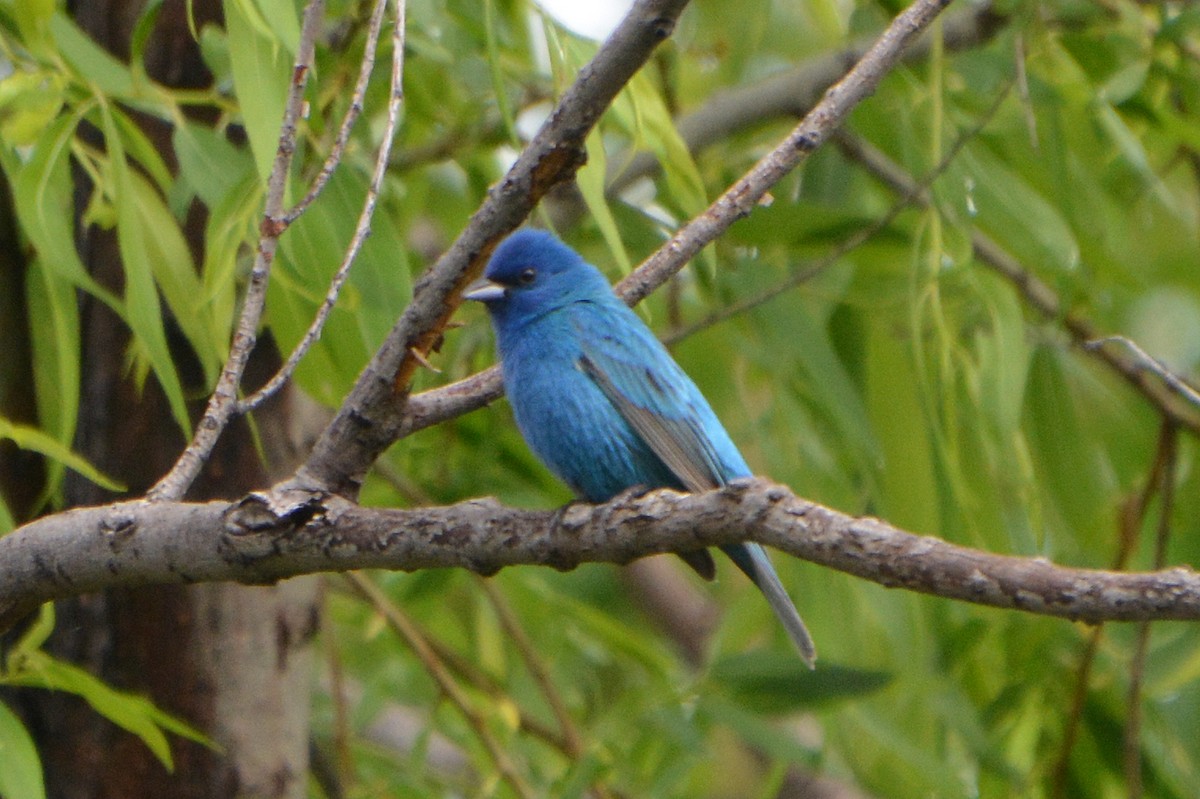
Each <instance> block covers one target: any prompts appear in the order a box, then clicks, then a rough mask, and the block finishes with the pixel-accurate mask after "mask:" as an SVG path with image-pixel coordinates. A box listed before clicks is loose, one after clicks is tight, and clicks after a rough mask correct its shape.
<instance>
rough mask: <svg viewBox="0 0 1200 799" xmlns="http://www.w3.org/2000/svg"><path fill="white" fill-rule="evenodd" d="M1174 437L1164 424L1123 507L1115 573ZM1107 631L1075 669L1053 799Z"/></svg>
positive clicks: (1098, 630) (1097, 630) (1131, 546)
mask: <svg viewBox="0 0 1200 799" xmlns="http://www.w3.org/2000/svg"><path fill="white" fill-rule="evenodd" d="M1172 437H1174V432H1173V426H1172V425H1171V424H1170V423H1169V422H1164V423H1163V425H1162V429H1161V431H1160V433H1159V436H1158V443H1157V445H1156V446H1155V450H1154V460H1153V462H1152V463H1151V464H1150V472H1149V474H1147V475H1146V483H1145V485H1144V486H1143V487H1142V490H1141V491H1139V492H1138V493H1137V494H1136V496H1134V497H1132V498H1131V499H1129V500H1128V501H1126V502H1123V503H1122V505H1121V509H1120V511H1119V515H1118V525H1117V526H1118V537H1117V550H1116V553H1115V554H1114V555H1113V559H1112V566H1111V568H1112V570H1113V571H1124V570H1125V569H1126V568H1127V567H1128V566H1129V559H1130V558H1131V557H1133V553H1134V551H1135V550H1136V549H1137V541H1138V537H1139V533H1140V532H1141V529H1142V525H1143V524H1144V522H1145V521H1146V513H1147V512H1148V511H1149V508H1150V503H1151V502H1153V501H1154V496H1155V494H1156V493H1157V492H1158V491H1159V489H1160V488H1161V486H1162V475H1163V472H1164V470H1165V469H1166V464H1167V459H1168V456H1169V455H1170V449H1171V447H1172V446H1173V445H1172V444H1171V441H1170V439H1171V438H1172ZM1104 628H1105V623H1104V622H1101V623H1099V624H1097V625H1096V626H1095V627H1093V628H1092V630H1091V633H1090V634H1089V635H1088V640H1087V644H1086V645H1085V647H1084V650H1083V655H1082V657H1080V659H1079V665H1078V666H1077V667H1076V669H1075V688H1074V689H1073V690H1072V691H1071V706H1070V708H1069V709H1068V710H1067V715H1066V724H1065V725H1064V726H1063V735H1062V744H1061V745H1060V747H1059V754H1058V757H1057V759H1056V762H1055V764H1054V771H1053V775H1052V778H1051V786H1050V796H1051V797H1052V799H1063V798H1064V797H1065V796H1066V795H1067V788H1068V783H1069V777H1070V772H1071V753H1072V752H1073V751H1074V749H1075V742H1076V741H1077V740H1078V739H1079V729H1080V726H1081V725H1082V723H1083V711H1084V708H1085V706H1086V704H1087V697H1088V687H1089V684H1090V682H1091V674H1092V668H1093V666H1094V665H1095V661H1096V654H1097V653H1098V652H1099V651H1100V641H1101V640H1102V639H1103V638H1104Z"/></svg>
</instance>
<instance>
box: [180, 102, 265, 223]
mask: <svg viewBox="0 0 1200 799" xmlns="http://www.w3.org/2000/svg"><path fill="white" fill-rule="evenodd" d="M171 143H172V145H173V146H174V148H175V155H176V157H177V158H178V159H179V171H180V173H181V174H182V175H183V178H184V179H185V180H186V181H187V182H188V184H189V185H190V186H191V187H192V188H193V189H194V190H195V192H196V195H197V196H198V197H199V198H200V199H201V200H203V201H204V204H205V205H207V206H208V207H209V208H210V209H212V208H214V207H216V206H217V205H218V204H220V203H221V202H222V201H223V200H224V199H225V196H226V195H227V194H228V193H229V192H230V191H231V190H232V189H233V188H234V187H235V186H238V185H239V184H240V183H241V182H242V181H243V180H244V179H245V173H246V170H247V169H251V170H253V168H254V160H253V158H252V157H251V156H250V155H249V153H247V152H246V151H245V150H244V149H242V148H240V147H236V146H234V145H233V144H232V143H230V141H229V140H228V139H227V138H226V137H225V136H223V135H222V134H220V133H218V132H217V131H215V130H213V129H212V128H210V127H208V126H206V125H198V124H196V123H195V122H191V121H187V122H184V123H183V124H182V125H176V126H175V132H174V133H173V134H172V136H171Z"/></svg>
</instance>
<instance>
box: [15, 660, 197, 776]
mask: <svg viewBox="0 0 1200 799" xmlns="http://www.w3.org/2000/svg"><path fill="white" fill-rule="evenodd" d="M20 666H21V668H20V670H19V671H16V672H15V673H10V674H7V675H5V676H4V678H3V679H2V680H0V682H4V683H6V684H8V685H16V686H26V687H34V688H49V689H51V690H55V691H66V692H68V693H72V694H76V695H77V696H79V697H81V698H82V699H83V700H84V701H86V702H87V703H88V704H89V705H91V707H92V709H93V710H95V711H96V712H97V713H99V714H100V715H102V716H104V717H105V718H106V719H108V720H109V721H111V722H112V723H114V724H116V725H117V726H119V727H121V728H122V729H124V730H127V731H128V732H130V733H132V734H134V735H136V736H137V737H138V738H140V739H141V740H142V742H143V743H144V744H146V747H147V748H148V749H149V750H150V751H151V752H152V753H153V754H154V756H155V757H156V758H158V760H159V762H160V763H162V764H163V766H164V767H165V768H167V769H168V770H172V769H173V768H174V764H173V761H172V759H171V746H170V744H169V743H168V742H167V736H166V734H165V733H168V732H169V733H173V734H175V735H179V736H181V737H184V738H187V739H189V740H192V741H197V742H199V743H201V744H204V745H205V746H209V747H212V746H213V743H212V741H210V740H209V739H208V738H207V737H206V736H205V735H204V734H203V733H201V732H200V731H199V730H196V729H195V728H194V727H192V726H190V725H189V724H187V723H185V722H183V721H181V720H179V719H177V718H175V717H174V716H172V715H171V714H169V713H167V712H165V711H163V710H160V709H159V708H157V707H155V705H154V703H153V702H151V701H150V700H149V699H147V698H146V697H144V696H137V695H135V694H131V693H127V692H125V691H118V690H116V689H115V688H113V687H112V686H110V685H108V684H106V683H105V682H103V681H102V680H100V679H98V678H96V677H93V676H92V675H91V674H89V673H87V672H86V671H84V670H83V669H81V668H79V667H78V666H74V665H72V664H70V663H66V662H65V661H61V660H58V659H56V658H53V657H51V656H50V655H47V654H46V653H45V652H41V651H37V652H32V653H29V654H28V655H27V656H26V657H25V658H24V659H23V660H22V661H21V663H20Z"/></svg>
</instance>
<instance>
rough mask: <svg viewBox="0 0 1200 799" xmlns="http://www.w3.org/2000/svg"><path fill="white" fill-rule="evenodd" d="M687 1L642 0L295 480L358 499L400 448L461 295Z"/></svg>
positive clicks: (563, 171) (576, 159) (465, 235)
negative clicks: (373, 472)
mask: <svg viewBox="0 0 1200 799" xmlns="http://www.w3.org/2000/svg"><path fill="white" fill-rule="evenodd" d="M686 4H687V0H639V2H637V3H636V4H635V5H634V7H633V9H632V10H631V11H630V12H629V14H628V15H627V16H626V17H625V19H624V20H623V21H622V22H621V24H620V25H619V26H618V27H617V29H616V31H614V32H613V34H612V36H610V37H609V39H608V41H606V42H605V43H604V45H603V46H602V47H601V48H600V50H599V52H597V53H596V56H595V58H593V59H592V60H591V62H589V63H588V64H587V65H586V66H584V68H583V69H582V70H580V73H579V76H578V77H577V78H576V80H575V83H574V84H572V86H571V87H570V88H569V89H568V90H567V91H566V93H565V94H564V95H563V97H562V99H561V100H560V101H559V103H558V105H557V106H556V107H555V109H554V112H553V113H552V114H551V115H550V117H549V119H548V120H547V121H546V123H545V124H544V125H543V126H542V129H541V130H539V131H538V133H537V135H536V136H534V138H533V140H532V141H531V142H530V143H529V145H528V146H527V147H526V148H525V149H524V150H523V151H522V153H521V155H520V156H519V157H518V158H517V162H516V163H515V164H514V165H513V167H512V168H511V169H510V170H509V171H508V174H507V175H506V176H505V177H504V179H503V180H502V181H501V182H500V183H499V184H497V185H496V186H495V187H493V188H492V190H491V192H490V193H489V194H488V197H487V199H486V200H484V202H483V204H482V205H481V206H480V208H479V210H478V211H476V212H475V214H474V216H472V217H471V220H470V222H469V223H468V225H467V226H466V228H465V229H464V230H463V232H462V233H461V234H460V235H459V237H458V239H457V240H455V242H454V244H452V245H451V246H450V248H449V249H448V250H447V251H446V253H445V254H443V255H442V257H441V258H440V259H438V262H437V263H436V264H434V266H433V267H432V268H431V269H429V270H428V271H427V272H426V273H425V274H424V275H423V276H422V277H421V279H420V280H419V281H418V282H417V284H416V286H415V287H414V290H413V300H412V302H411V303H410V304H409V306H408V308H407V309H405V311H404V314H403V315H402V316H401V317H400V320H399V321H398V322H397V323H396V325H395V327H393V328H392V330H391V332H390V333H389V334H388V336H387V339H386V340H385V341H384V343H383V344H382V346H381V347H380V348H379V350H378V351H377V352H376V354H375V356H374V357H373V358H372V359H371V361H370V363H369V364H367V367H366V368H365V369H364V370H363V373H362V375H361V376H360V377H359V379H358V381H357V383H356V384H355V386H354V388H353V389H352V390H351V392H350V395H349V396H348V397H347V398H346V401H345V402H344V403H343V404H342V407H341V409H340V410H339V411H338V413H337V415H336V416H335V417H334V419H333V421H332V422H330V424H329V426H328V427H327V428H326V429H325V431H324V432H323V433H322V435H321V437H320V438H319V439H318V441H317V443H316V445H315V447H314V448H313V452H312V455H311V456H310V458H309V460H308V462H307V463H306V464H305V465H304V467H303V468H302V469H301V470H300V471H299V472H298V473H297V475H296V483H297V484H298V485H302V486H308V487H314V488H322V489H329V490H332V491H334V492H337V493H342V494H345V495H347V496H351V497H353V496H355V495H356V494H357V491H358V485H359V483H360V481H361V479H362V476H363V475H364V474H365V473H366V470H367V469H368V468H369V467H370V466H371V464H372V463H374V462H375V459H376V458H377V457H379V454H380V453H381V452H383V450H384V449H385V448H386V447H387V446H388V445H389V444H391V443H392V442H393V441H395V440H396V437H397V433H398V431H399V429H400V427H401V423H402V411H403V407H404V400H405V397H406V394H407V392H408V384H409V382H410V380H411V378H412V374H413V372H414V371H415V370H416V369H417V367H418V366H419V365H420V363H421V361H422V360H423V359H424V357H425V355H426V354H427V353H428V352H429V351H430V350H431V349H433V348H434V347H435V346H436V343H437V340H438V337H439V336H440V334H441V331H442V329H443V328H444V327H445V324H446V322H447V321H448V320H449V318H450V315H451V314H452V313H453V312H454V310H455V309H456V308H457V307H458V305H459V302H460V297H459V295H460V294H461V293H462V289H463V288H464V287H465V286H466V284H467V282H469V281H470V280H471V279H472V278H473V277H474V276H475V275H476V274H477V273H478V272H479V271H480V270H481V269H482V268H483V262H484V260H485V259H486V258H487V256H488V255H489V254H490V252H491V250H492V248H493V247H495V245H496V243H497V242H499V241H500V239H501V238H503V237H504V236H505V235H506V234H507V233H509V232H511V231H512V230H514V229H515V228H516V227H517V226H518V225H519V224H521V222H522V221H523V220H524V219H525V217H526V216H528V214H529V212H530V211H531V210H532V209H533V207H534V205H536V204H537V202H538V200H540V199H541V197H542V196H543V195H544V194H545V193H546V192H547V191H548V190H549V189H550V188H551V187H552V186H554V185H555V184H557V183H559V182H561V181H563V180H566V179H568V178H570V177H571V176H572V175H574V174H575V171H576V170H577V169H578V168H579V167H580V166H581V165H582V164H583V162H584V150H583V140H584V138H585V137H586V136H587V134H588V132H589V131H590V130H591V129H592V127H593V126H594V125H595V124H596V120H597V119H599V117H600V114H601V113H603V111H604V109H606V108H607V107H608V105H609V103H611V102H612V100H613V98H615V97H616V95H617V93H618V92H619V91H620V90H621V88H622V87H623V86H624V85H625V84H626V82H628V80H629V79H630V78H631V77H633V75H634V73H636V72H637V70H638V69H639V68H640V67H641V65H642V64H643V63H644V62H645V61H646V59H647V58H649V57H650V54H651V53H652V52H653V51H654V48H655V47H656V46H657V45H658V44H660V43H661V42H662V41H663V40H664V39H666V38H667V37H668V36H669V35H670V33H671V31H672V29H673V28H674V26H675V21H676V19H678V17H679V14H680V13H682V11H683V8H684V6H685V5H686Z"/></svg>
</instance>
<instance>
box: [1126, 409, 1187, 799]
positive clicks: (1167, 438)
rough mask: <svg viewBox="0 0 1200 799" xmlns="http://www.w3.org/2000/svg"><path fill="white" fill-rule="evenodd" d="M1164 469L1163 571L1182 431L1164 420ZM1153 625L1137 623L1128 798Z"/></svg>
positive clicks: (1136, 772)
mask: <svg viewBox="0 0 1200 799" xmlns="http://www.w3.org/2000/svg"><path fill="white" fill-rule="evenodd" d="M1160 440H1161V442H1162V450H1163V457H1162V460H1163V467H1162V473H1161V475H1160V477H1159V479H1160V490H1159V493H1160V494H1161V495H1162V501H1161V503H1160V507H1159V515H1158V529H1157V531H1156V533H1155V537H1154V565H1155V568H1161V566H1162V565H1163V564H1164V563H1166V560H1167V544H1168V543H1169V541H1170V538H1171V513H1172V511H1173V510H1174V507H1175V468H1176V466H1177V464H1178V454H1179V449H1178V445H1179V430H1178V428H1177V427H1176V426H1175V424H1174V423H1173V422H1171V421H1170V420H1169V419H1165V420H1163V431H1162V436H1161V439H1160ZM1150 624H1151V622H1149V621H1143V622H1141V623H1139V624H1138V630H1137V639H1136V642H1135V644H1134V650H1133V657H1132V658H1131V660H1130V663H1129V693H1128V705H1129V716H1128V718H1126V720H1125V735H1124V741H1123V748H1124V760H1125V786H1126V795H1127V796H1128V797H1129V799H1141V796H1142V790H1143V785H1142V685H1143V684H1144V683H1145V679H1146V656H1147V654H1148V653H1149V651H1150Z"/></svg>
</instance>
